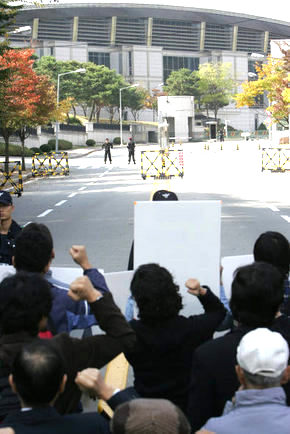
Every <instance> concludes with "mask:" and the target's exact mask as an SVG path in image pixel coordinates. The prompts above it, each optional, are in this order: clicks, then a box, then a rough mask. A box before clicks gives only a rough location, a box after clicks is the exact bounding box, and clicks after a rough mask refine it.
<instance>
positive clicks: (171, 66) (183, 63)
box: [163, 56, 199, 82]
mask: <svg viewBox="0 0 290 434" xmlns="http://www.w3.org/2000/svg"><path fill="white" fill-rule="evenodd" d="M198 67H199V58H198V57H182V56H163V80H164V82H165V81H166V80H167V78H168V77H169V75H170V73H171V72H172V71H178V69H181V68H187V69H189V70H190V71H196V70H198Z"/></svg>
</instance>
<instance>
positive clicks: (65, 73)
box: [55, 68, 86, 152]
mask: <svg viewBox="0 0 290 434" xmlns="http://www.w3.org/2000/svg"><path fill="white" fill-rule="evenodd" d="M77 72H86V69H85V68H79V69H75V70H74V71H68V72H62V73H61V74H57V90H56V107H57V108H58V105H59V82H60V77H61V76H63V75H68V74H76V73H77ZM58 131H59V122H58V120H56V123H55V152H58Z"/></svg>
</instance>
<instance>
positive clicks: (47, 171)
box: [32, 152, 69, 176]
mask: <svg viewBox="0 0 290 434" xmlns="http://www.w3.org/2000/svg"><path fill="white" fill-rule="evenodd" d="M55 175H65V176H66V175H69V165H68V153H67V152H50V153H46V152H45V153H43V154H34V155H33V156H32V176H55Z"/></svg>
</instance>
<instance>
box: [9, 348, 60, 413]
mask: <svg viewBox="0 0 290 434" xmlns="http://www.w3.org/2000/svg"><path fill="white" fill-rule="evenodd" d="M11 373H12V375H13V380H14V383H15V386H16V389H17V393H18V395H19V396H20V398H21V399H22V401H23V402H24V403H25V404H26V405H29V406H31V407H41V406H43V405H47V404H49V403H50V402H51V401H52V400H53V399H54V398H55V396H56V394H57V392H58V391H59V387H60V385H61V381H62V379H63V376H64V374H65V368H64V361H63V358H62V356H61V354H60V352H59V351H58V350H57V349H56V347H55V346H54V345H53V343H52V342H50V341H47V340H42V341H40V340H37V341H34V342H32V343H30V344H28V345H25V346H23V347H22V349H21V350H20V351H19V353H18V354H17V355H16V357H15V359H14V362H13V364H12V369H11Z"/></svg>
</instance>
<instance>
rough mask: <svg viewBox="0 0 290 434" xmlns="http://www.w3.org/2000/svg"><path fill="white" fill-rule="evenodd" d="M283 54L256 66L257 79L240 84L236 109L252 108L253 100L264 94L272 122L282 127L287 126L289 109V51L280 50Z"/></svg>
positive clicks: (254, 102)
mask: <svg viewBox="0 0 290 434" xmlns="http://www.w3.org/2000/svg"><path fill="white" fill-rule="evenodd" d="M281 51H282V52H283V54H284V57H283V58H282V59H276V58H273V57H271V56H269V57H268V61H267V63H263V64H262V65H259V64H256V66H255V67H256V72H257V76H258V79H257V80H255V81H246V82H244V83H242V89H243V90H242V92H241V93H239V94H237V95H236V96H235V97H234V99H235V100H236V105H237V107H243V106H249V107H251V106H253V105H255V104H256V100H255V98H256V97H257V96H258V95H263V94H264V92H265V93H266V96H267V98H268V101H269V107H267V108H266V110H267V111H269V112H270V113H271V115H272V118H273V121H274V122H276V123H278V124H280V125H281V126H282V127H287V126H289V108H290V88H289V78H290V49H287V50H281Z"/></svg>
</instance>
